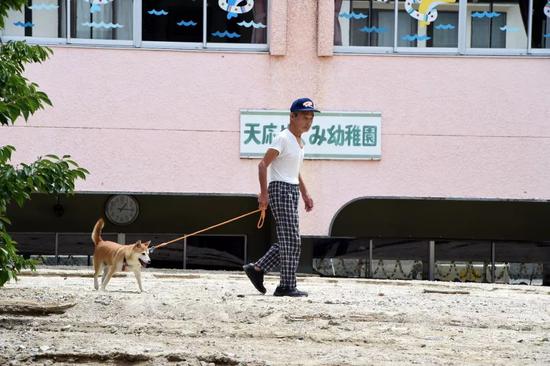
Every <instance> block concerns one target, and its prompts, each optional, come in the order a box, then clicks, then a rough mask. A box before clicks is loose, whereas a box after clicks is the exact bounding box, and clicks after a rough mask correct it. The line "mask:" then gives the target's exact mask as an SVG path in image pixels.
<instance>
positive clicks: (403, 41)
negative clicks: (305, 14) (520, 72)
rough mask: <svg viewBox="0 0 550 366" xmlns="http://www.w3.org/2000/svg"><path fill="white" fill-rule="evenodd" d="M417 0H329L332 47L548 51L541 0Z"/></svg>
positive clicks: (549, 33) (549, 35) (547, 16)
mask: <svg viewBox="0 0 550 366" xmlns="http://www.w3.org/2000/svg"><path fill="white" fill-rule="evenodd" d="M423 1H424V4H426V5H424V4H423V3H422V1H421V0H398V1H390V0H360V1H359V0H335V12H334V16H335V35H334V45H335V46H336V48H335V50H336V51H337V52H409V53H410V52H416V53H453V54H516V55H522V54H537V53H539V54H542V53H546V54H548V53H550V3H549V2H547V0H441V1H430V0H423ZM430 4H435V5H430Z"/></svg>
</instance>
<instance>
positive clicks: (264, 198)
mask: <svg viewBox="0 0 550 366" xmlns="http://www.w3.org/2000/svg"><path fill="white" fill-rule="evenodd" d="M268 202H269V198H268V195H267V193H260V194H259V195H258V204H259V207H258V208H260V209H262V210H266V209H267V205H268Z"/></svg>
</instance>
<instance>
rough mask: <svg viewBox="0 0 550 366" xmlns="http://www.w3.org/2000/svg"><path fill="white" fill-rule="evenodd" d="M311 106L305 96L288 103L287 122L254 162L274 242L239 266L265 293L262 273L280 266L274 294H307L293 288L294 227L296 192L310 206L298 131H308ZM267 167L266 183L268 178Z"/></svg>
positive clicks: (297, 244) (296, 247)
mask: <svg viewBox="0 0 550 366" xmlns="http://www.w3.org/2000/svg"><path fill="white" fill-rule="evenodd" d="M314 112H319V111H318V110H316V109H315V106H314V105H313V101H312V100H311V99H309V98H300V99H297V100H295V101H294V102H293V103H292V105H291V106H290V123H289V125H288V128H287V129H286V130H283V131H281V132H280V133H279V134H278V135H277V137H276V138H275V139H274V140H273V143H272V145H271V146H270V147H269V149H268V150H267V152H266V153H265V155H264V157H263V159H262V161H261V162H260V164H259V165H258V177H259V180H260V194H259V195H258V203H259V205H260V208H263V209H266V208H267V206H268V203H269V205H270V206H271V212H272V213H273V216H274V217H275V227H276V231H277V243H275V244H273V245H272V246H271V248H269V250H268V251H267V253H266V254H265V255H264V256H263V257H262V258H260V260H258V261H257V262H256V263H250V264H247V265H244V266H243V269H244V271H245V272H246V275H247V276H248V278H249V279H250V281H251V282H252V284H253V285H254V287H256V289H257V290H258V291H260V292H261V293H262V294H265V292H266V289H265V287H264V284H263V282H264V273H267V272H269V270H271V269H272V268H274V267H277V266H280V272H281V280H280V284H279V286H277V288H276V289H275V292H274V293H273V295H274V296H293V297H301V296H307V292H304V291H300V290H298V289H297V288H296V269H297V268H298V261H299V259H300V250H301V241H300V231H299V227H298V201H299V196H300V193H301V195H302V199H303V200H304V203H305V208H306V211H308V212H309V211H311V209H312V208H313V200H312V199H311V197H310V196H309V194H308V192H307V189H306V185H305V184H304V181H303V180H302V177H301V176H300V167H301V166H302V162H303V160H304V141H303V140H302V134H304V133H306V132H307V131H309V129H310V128H311V124H312V123H313V117H314ZM268 168H269V186H268V184H267V182H268V174H267V172H268Z"/></svg>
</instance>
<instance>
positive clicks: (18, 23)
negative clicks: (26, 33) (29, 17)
mask: <svg viewBox="0 0 550 366" xmlns="http://www.w3.org/2000/svg"><path fill="white" fill-rule="evenodd" d="M13 25H15V26H16V27H21V28H31V27H34V24H32V23H31V22H26V23H23V22H15V23H13Z"/></svg>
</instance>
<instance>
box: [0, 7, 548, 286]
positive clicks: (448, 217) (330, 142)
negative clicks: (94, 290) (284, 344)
mask: <svg viewBox="0 0 550 366" xmlns="http://www.w3.org/2000/svg"><path fill="white" fill-rule="evenodd" d="M0 35H1V39H2V42H7V41H9V40H26V41H27V42H29V43H36V44H42V45H48V46H49V47H50V48H51V49H52V50H53V51H54V54H53V56H52V57H51V58H50V59H49V60H48V61H46V62H44V63H43V64H33V65H29V66H28V67H27V71H26V74H27V76H28V78H29V80H31V81H34V82H36V83H38V84H39V86H40V88H41V89H42V90H43V91H45V92H46V93H47V94H48V96H49V97H50V99H51V100H52V102H53V104H54V106H53V108H46V109H45V110H41V111H40V112H38V113H36V114H35V115H34V116H33V117H31V118H30V120H29V122H28V123H24V122H23V121H19V123H18V124H16V125H14V126H10V127H2V128H1V133H0V144H1V145H6V144H10V145H14V146H15V147H16V148H17V152H16V154H15V155H14V162H31V161H34V160H35V159H36V157H38V156H43V155H46V154H57V155H65V154H70V155H71V156H72V157H73V158H74V160H75V161H77V162H78V163H79V164H80V165H81V166H83V167H85V168H86V169H88V170H89V171H90V173H91V174H90V175H89V176H88V178H87V179H86V180H85V181H78V183H77V187H76V193H75V194H74V195H72V196H65V195H62V196H59V197H52V196H46V195H35V196H33V197H32V200H31V201H29V202H28V203H27V204H25V206H24V207H23V208H18V207H16V206H15V205H14V206H13V207H11V208H10V210H9V216H10V217H11V218H12V222H13V225H12V226H11V227H10V232H11V233H12V234H13V236H14V238H15V239H16V240H17V241H18V242H19V249H20V252H21V253H23V254H24V255H27V256H31V255H33V256H39V257H42V259H43V260H44V262H45V263H59V264H66V263H80V264H82V263H89V256H90V254H91V253H92V251H93V244H92V242H91V240H90V232H91V230H92V228H93V226H94V223H95V222H96V220H97V219H98V218H99V217H101V216H105V217H107V219H108V221H107V225H106V227H105V235H104V237H106V238H110V239H113V240H119V241H121V242H127V243H130V242H132V241H135V240H137V239H142V240H149V239H152V240H153V244H158V243H160V242H163V241H167V240H170V239H173V238H175V237H178V236H181V235H183V234H185V233H190V232H193V231H196V230H199V229H201V228H204V227H207V226H210V225H213V224H216V223H218V222H221V221H224V220H226V219H229V218H232V217H234V216H238V215H240V214H242V213H246V212H249V211H252V210H254V209H256V208H257V196H256V195H257V193H258V191H259V185H258V178H257V164H258V162H259V158H260V157H261V155H262V154H263V152H264V151H265V149H266V148H267V146H269V143H270V141H271V140H272V138H273V136H274V135H276V134H277V133H278V132H279V131H280V130H281V129H282V128H285V126H286V124H287V123H288V108H289V106H290V104H291V102H292V101H293V100H294V99H296V98H299V97H310V98H312V99H313V100H314V101H315V105H316V107H317V108H318V109H320V110H321V111H322V113H321V114H319V115H317V116H316V118H315V121H314V125H313V127H312V129H311V131H310V132H309V133H308V134H307V135H306V136H305V141H306V160H305V161H304V165H303V168H302V177H303V178H304V180H305V182H306V184H307V186H308V189H309V191H310V194H311V196H312V197H313V199H314V202H315V207H314V209H313V211H312V212H309V213H306V212H305V210H304V209H303V204H302V207H301V208H300V229H301V233H302V243H303V248H302V262H301V265H300V270H301V271H303V272H313V273H320V274H322V275H327V276H360V277H373V278H401V279H433V280H449V281H485V282H504V283H526V284H538V285H540V284H546V285H548V284H550V94H549V85H550V69H549V67H550V3H547V2H546V0H498V1H495V0H444V1H431V0H422V1H419V0H406V1H402V0H398V1H395V0H368V1H367V0H365V1H363V0H357V1H356V0H318V1H316V0H294V1H288V0H242V1H231V0H188V1H178V0H38V1H34V0H33V1H29V4H28V5H27V6H26V7H25V8H24V9H21V11H18V12H10V14H9V16H8V18H7V19H6V27H5V29H4V30H2V31H1V33H0ZM256 221H257V216H256V215H254V216H250V217H247V218H245V219H242V220H240V221H238V222H234V223H231V224H228V225H225V226H222V227H219V228H216V229H214V230H212V231H209V232H207V233H204V234H201V235H199V236H195V237H191V238H188V239H186V240H185V241H183V242H179V243H175V244H173V245H169V246H166V247H165V248H163V249H159V250H158V251H156V252H155V253H153V255H152V259H153V265H154V266H158V267H170V268H188V269H191V268H203V269H234V270H235V269H236V270H238V269H240V266H241V265H242V264H243V263H246V262H249V261H254V260H256V259H258V258H259V257H260V256H261V255H262V254H263V253H264V252H265V251H266V249H267V248H268V247H269V244H270V243H271V242H273V241H274V240H276V237H275V231H274V223H273V220H272V219H271V218H270V219H268V220H266V224H265V225H264V227H263V228H262V229H260V230H258V229H257V228H256Z"/></svg>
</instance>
